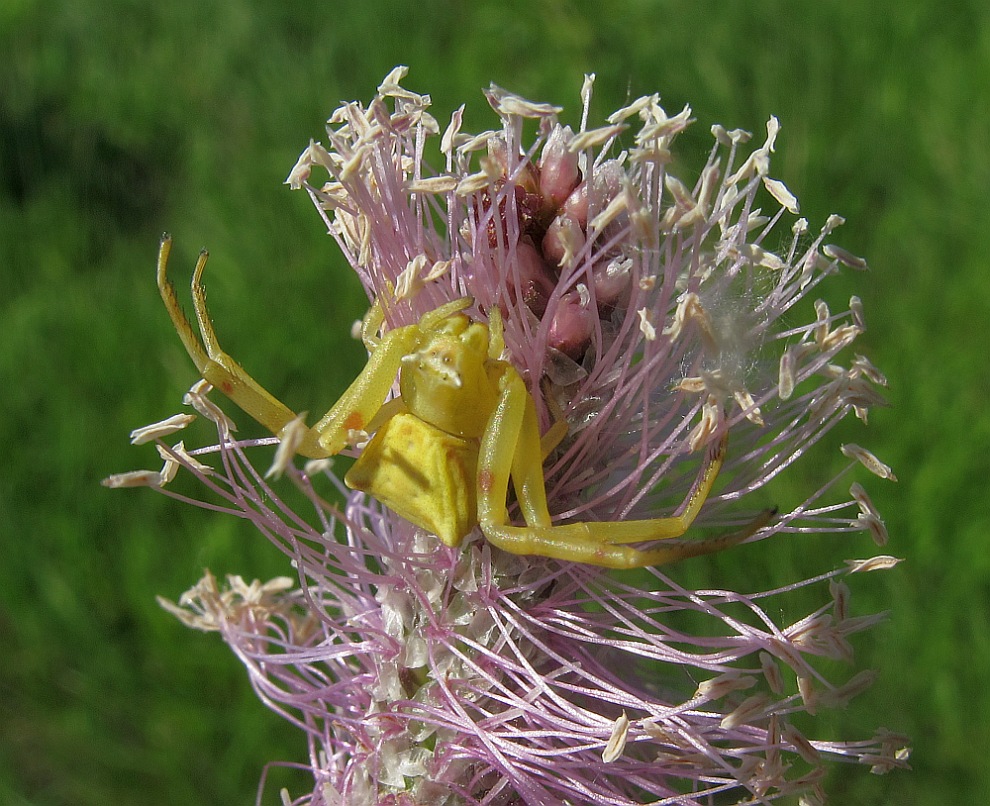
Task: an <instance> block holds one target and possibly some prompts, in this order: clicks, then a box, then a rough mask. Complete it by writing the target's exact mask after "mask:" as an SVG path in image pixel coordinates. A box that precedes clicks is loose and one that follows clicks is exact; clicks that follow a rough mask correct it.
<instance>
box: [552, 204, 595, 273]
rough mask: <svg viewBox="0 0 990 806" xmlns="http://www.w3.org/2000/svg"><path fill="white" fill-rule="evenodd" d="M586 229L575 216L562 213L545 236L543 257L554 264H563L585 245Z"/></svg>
mask: <svg viewBox="0 0 990 806" xmlns="http://www.w3.org/2000/svg"><path fill="white" fill-rule="evenodd" d="M584 242H585V238H584V230H582V229H581V225H580V224H579V223H578V222H577V219H575V218H574V216H572V215H569V214H568V213H560V214H559V215H558V216H557V217H556V218H555V219H554V220H553V221H551V222H550V226H549V227H548V228H547V234H546V235H545V236H543V257H545V258H546V259H547V262H548V263H550V265H552V266H563V265H565V264H566V263H569V262H570V260H571V259H572V258H573V256H574V255H575V254H576V253H577V252H578V251H580V249H581V247H583V246H584Z"/></svg>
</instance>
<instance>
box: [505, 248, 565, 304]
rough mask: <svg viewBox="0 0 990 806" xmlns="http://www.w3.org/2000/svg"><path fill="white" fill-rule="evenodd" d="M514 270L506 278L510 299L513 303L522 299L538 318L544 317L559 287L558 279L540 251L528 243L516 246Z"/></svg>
mask: <svg viewBox="0 0 990 806" xmlns="http://www.w3.org/2000/svg"><path fill="white" fill-rule="evenodd" d="M514 268H515V271H510V272H509V274H508V276H507V277H506V278H505V279H506V285H507V286H508V288H509V298H510V299H511V300H512V302H513V303H515V302H516V301H517V299H519V298H521V299H522V301H523V302H524V303H525V304H526V307H528V308H529V309H530V310H531V311H532V312H533V313H534V314H536V316H537V317H542V316H543V314H544V312H545V311H546V309H547V300H549V299H550V295H551V294H552V293H553V289H554V287H555V286H556V285H557V281H556V279H555V278H554V276H553V274H552V273H551V271H550V269H549V267H548V266H547V264H546V263H545V262H544V261H543V258H542V257H540V253H539V251H538V250H537V249H536V247H535V246H533V245H532V244H531V243H529V242H528V241H519V243H517V244H516V260H515V267H514ZM517 294H518V295H519V296H517Z"/></svg>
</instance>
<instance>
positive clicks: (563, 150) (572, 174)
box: [540, 124, 581, 209]
mask: <svg viewBox="0 0 990 806" xmlns="http://www.w3.org/2000/svg"><path fill="white" fill-rule="evenodd" d="M573 137H574V133H573V132H572V131H571V127H570V126H561V125H560V124H557V125H556V126H554V127H553V131H551V132H550V136H549V137H548V138H547V142H546V144H545V145H544V146H543V154H542V155H541V157H540V192H541V193H543V196H544V199H545V200H546V201H549V202H552V206H553V208H554V209H556V208H558V207H560V205H561V203H562V202H563V201H564V199H566V198H567V196H568V195H569V194H570V192H571V191H572V190H574V188H575V186H576V185H577V183H578V182H579V181H580V179H581V171H580V170H578V155H577V154H572V153H571V152H570V151H569V150H568V149H567V146H568V144H569V143H570V142H571V139H572V138H573Z"/></svg>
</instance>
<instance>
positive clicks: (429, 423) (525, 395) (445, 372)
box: [158, 235, 772, 568]
mask: <svg viewBox="0 0 990 806" xmlns="http://www.w3.org/2000/svg"><path fill="white" fill-rule="evenodd" d="M171 246H172V241H171V238H169V237H168V236H167V235H166V236H163V238H162V242H161V248H160V250H159V252H158V289H159V291H160V292H161V296H162V300H163V301H164V303H165V308H166V309H167V310H168V313H169V316H170V317H171V319H172V323H173V324H174V325H175V329H176V330H177V331H178V333H179V337H180V338H181V339H182V343H183V345H184V346H185V348H186V350H187V352H188V353H189V355H190V356H191V357H192V360H193V362H194V363H195V364H196V368H197V369H198V370H199V372H200V373H201V374H202V376H203V378H204V379H205V380H207V381H208V382H209V383H211V384H212V385H213V386H214V387H215V388H217V389H219V390H221V391H222V392H223V393H224V394H225V395H227V396H228V397H229V398H230V399H231V400H233V401H234V402H235V403H236V404H237V405H238V406H239V407H240V408H242V409H243V410H244V411H245V412H246V413H247V414H249V415H250V416H251V417H252V418H254V419H255V420H257V421H258V422H259V423H261V424H262V425H263V426H265V427H266V428H268V429H270V430H271V431H272V432H273V433H275V434H279V433H281V432H282V430H283V429H284V428H285V427H286V426H287V425H288V424H289V423H291V422H292V421H294V420H296V419H297V416H296V414H295V412H293V411H292V410H291V409H289V408H287V407H286V406H285V405H284V404H283V403H281V402H280V401H278V400H277V399H276V398H275V397H273V396H272V395H271V394H269V392H267V391H266V390H265V389H264V388H263V387H262V386H261V385H260V384H258V383H257V381H255V380H254V379H253V378H252V377H251V376H250V375H248V374H247V373H246V372H245V371H244V369H243V368H241V366H240V365H239V364H237V363H236V362H235V361H234V360H233V359H232V358H230V356H228V355H227V354H226V353H225V352H223V350H222V349H221V348H220V345H219V343H218V341H217V337H216V334H215V333H214V330H213V325H212V323H211V321H210V317H209V314H208V313H207V309H206V294H205V291H204V288H203V285H202V275H203V269H204V267H205V266H206V260H207V253H206V251H205V250H204V251H203V252H202V253H200V256H199V260H198V261H197V263H196V268H195V270H194V271H193V276H192V299H193V308H194V310H195V313H196V321H197V323H198V325H199V328H198V329H199V335H198V336H197V333H196V331H195V330H194V328H193V326H192V324H191V323H190V322H189V320H188V319H187V318H186V316H185V314H184V313H183V312H182V308H181V306H180V305H179V301H178V298H177V297H176V294H175V289H174V287H173V285H172V283H171V281H170V280H169V279H168V277H167V275H166V269H167V265H168V257H169V252H170V251H171ZM471 303H472V300H471V299H470V298H464V299H458V300H454V301H452V302H448V303H446V304H444V305H441V306H440V307H439V308H437V309H436V310H433V311H429V312H427V313H425V314H423V316H422V317H421V318H420V320H419V322H417V323H416V324H413V325H407V326H404V327H398V328H395V329H394V330H389V331H386V332H384V333H382V334H381V336H380V337H379V336H378V330H379V329H380V327H381V324H382V319H383V317H382V315H381V310H380V307H379V306H377V305H375V306H373V307H372V309H371V310H370V311H369V314H368V316H367V317H366V318H365V321H364V325H363V330H362V335H363V337H364V341H365V344H366V345H367V346H368V348H369V351H370V355H369V358H368V364H367V366H366V367H365V368H364V370H363V371H362V372H361V374H360V375H358V377H357V379H356V380H355V381H354V382H353V383H352V384H351V385H350V387H349V388H348V389H347V391H346V392H344V394H343V395H342V396H341V398H340V400H338V401H337V403H336V404H335V405H334V406H333V408H331V409H330V411H328V412H327V413H326V414H325V415H324V416H323V418H322V419H320V420H319V422H317V423H316V424H315V425H313V426H312V427H309V428H306V429H305V431H304V433H303V435H302V440H301V443H300V445H299V448H298V451H299V453H301V454H303V455H304V456H307V457H310V458H322V457H328V456H333V455H334V454H337V453H339V452H340V451H342V450H343V449H344V448H345V447H347V446H348V445H349V444H352V443H353V442H354V441H355V438H356V436H360V437H366V435H371V436H370V440H369V441H368V442H367V445H366V446H365V447H364V449H363V450H362V451H361V453H360V455H359V457H358V459H357V461H356V462H355V464H354V465H353V467H352V468H351V469H350V471H348V473H347V475H346V477H345V482H346V484H347V485H348V486H349V487H350V488H351V489H355V490H363V491H366V492H368V493H369V494H370V495H372V496H373V497H375V498H376V499H378V500H379V501H380V502H381V503H383V504H384V505H386V506H387V507H389V508H390V509H391V510H393V511H394V512H396V513H397V514H398V515H400V516H401V517H403V518H405V519H407V520H408V521H410V522H411V523H413V524H416V525H417V526H420V527H422V528H423V529H426V530H428V531H429V532H432V533H433V534H435V535H436V536H437V537H438V538H439V539H440V540H441V541H442V542H443V543H445V544H446V545H448V546H458V545H460V543H461V541H462V540H463V539H464V538H465V537H466V536H467V535H468V534H469V533H470V532H471V531H472V530H473V529H474V528H475V527H476V526H480V528H481V532H482V533H483V534H484V536H485V537H486V538H487V539H488V540H489V541H490V542H491V543H492V544H494V545H495V546H498V547H499V548H502V549H504V550H506V551H509V552H512V553H514V554H532V555H540V556H544V557H552V558H556V559H558V560H570V561H573V562H581V563H589V564H592V565H599V566H606V567H609V568H638V567H643V566H652V565H660V564H663V563H668V562H673V561H676V560H681V559H684V558H686V557H692V556H697V555H702V554H710V553H712V552H716V551H720V550H722V549H725V548H728V547H730V546H733V545H735V544H737V543H739V542H741V541H742V540H744V539H746V538H747V537H748V536H750V535H752V534H753V533H754V532H755V531H757V530H758V529H759V528H761V527H762V526H764V525H765V524H766V523H767V521H768V520H769V519H770V517H771V514H772V513H771V512H766V513H763V514H762V515H761V516H760V517H759V518H757V519H756V520H755V521H753V522H752V523H751V524H750V525H749V526H748V527H747V528H745V529H744V530H742V531H741V532H737V533H733V534H730V535H725V536H721V537H716V538H712V539H707V540H681V539H678V538H680V537H681V536H682V535H684V533H685V532H686V531H687V530H688V528H689V527H690V526H691V524H692V522H693V521H694V519H695V517H696V516H697V515H698V512H699V511H700V510H701V507H702V505H703V504H704V502H705V499H706V498H707V497H708V495H709V493H710V492H711V490H712V486H713V484H714V483H715V478H716V476H717V475H718V472H719V469H720V468H721V466H722V461H723V456H724V453H725V440H724V439H723V440H722V441H721V442H720V443H719V444H718V445H716V446H715V447H714V448H713V449H712V450H710V451H709V452H708V454H707V457H706V459H705V462H704V464H703V465H702V468H701V470H700V472H699V476H698V480H697V482H696V483H695V485H694V486H693V488H692V490H691V491H690V492H689V494H688V496H687V498H686V500H685V501H684V503H683V505H682V506H681V508H680V513H679V514H677V515H673V516H670V517H664V518H652V519H647V520H632V521H620V522H614V523H613V522H591V523H588V522H586V523H566V524H552V523H551V518H550V513H549V510H548V508H547V496H546V487H545V482H544V475H543V460H544V458H545V456H546V454H547V453H548V452H549V450H551V449H552V448H553V446H554V445H555V444H556V443H557V442H559V440H560V438H561V436H562V435H561V434H560V433H559V431H560V429H551V430H550V431H549V432H548V433H547V434H546V435H545V436H544V438H543V439H542V440H541V437H540V433H539V426H538V423H537V416H536V407H535V404H534V402H533V398H532V397H531V396H530V393H529V390H528V389H527V388H526V385H525V383H524V381H523V379H522V377H521V376H520V374H519V372H518V371H517V370H516V369H515V368H514V367H513V366H512V365H511V364H509V363H508V362H506V361H503V360H501V359H500V357H499V356H500V355H501V354H502V350H503V346H504V343H503V340H502V332H501V321H500V319H499V317H498V314H497V311H494V310H493V312H492V313H493V316H492V319H491V323H490V324H489V325H485V324H483V323H481V322H477V321H473V320H471V319H470V318H469V317H468V316H467V315H466V314H464V312H463V311H464V310H465V309H466V308H467V307H469V306H470V305H471ZM396 376H398V378H399V396H398V397H397V398H394V399H393V400H390V401H388V402H385V401H386V399H387V398H388V396H389V393H390V391H391V389H392V386H393V384H394V382H395V378H396ZM510 480H511V481H512V484H513V487H514V489H515V493H516V499H517V501H518V504H519V509H520V511H521V514H522V518H523V520H524V521H525V525H524V526H516V525H513V524H511V523H510V522H509V516H508V511H507V509H506V501H507V498H508V488H509V481H510ZM652 541H663V542H662V544H661V545H660V546H656V547H651V548H645V549H640V548H635V547H634V546H633V545H632V544H635V543H647V542H652Z"/></svg>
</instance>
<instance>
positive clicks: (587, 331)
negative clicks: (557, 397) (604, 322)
mask: <svg viewBox="0 0 990 806" xmlns="http://www.w3.org/2000/svg"><path fill="white" fill-rule="evenodd" d="M588 303H589V299H588V292H587V291H586V290H585V289H584V288H583V287H581V288H580V290H578V291H569V292H567V293H566V294H564V296H563V297H561V299H560V302H559V303H558V305H557V307H556V309H555V310H554V312H553V321H552V322H551V323H550V333H549V336H548V337H547V339H548V342H549V344H550V346H551V347H554V348H555V349H557V350H560V352H562V353H563V354H564V355H566V356H567V357H568V358H573V359H574V360H575V361H579V360H580V359H581V356H582V355H583V354H584V351H585V349H587V347H588V343H589V341H590V340H591V334H592V332H593V331H594V327H595V320H596V319H597V318H598V317H597V315H596V314H595V313H593V312H592V311H591V309H590V307H589V304H588Z"/></svg>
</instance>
